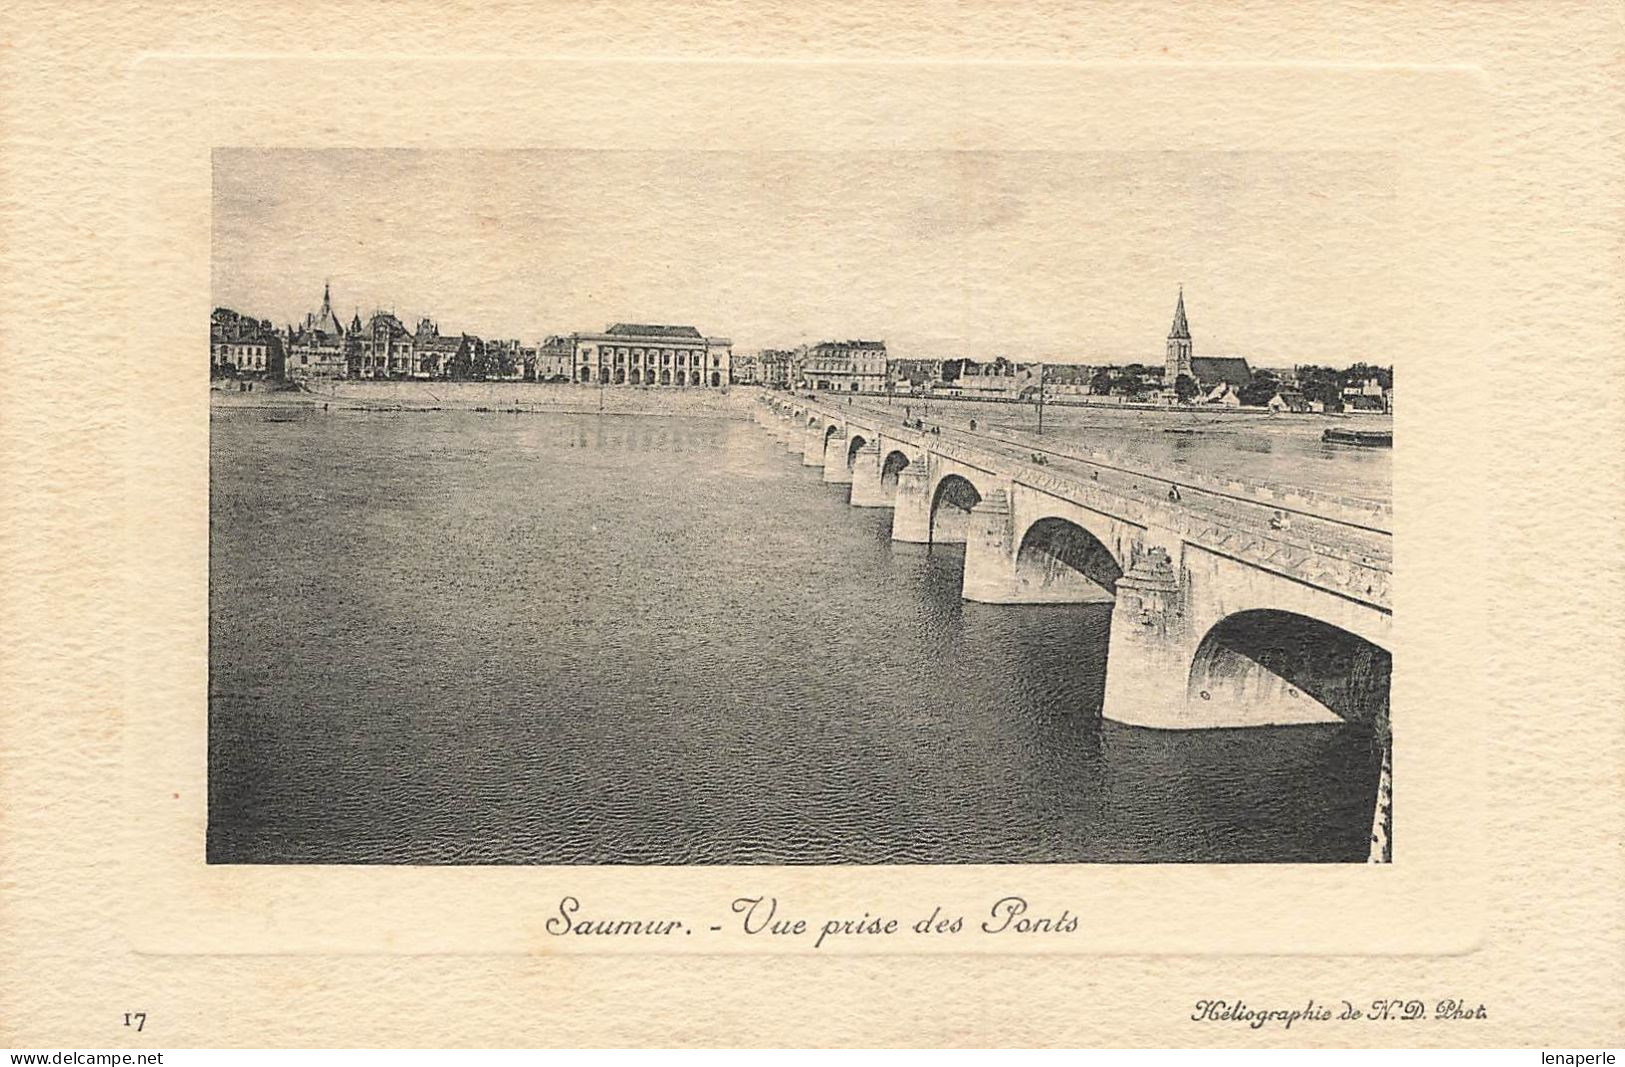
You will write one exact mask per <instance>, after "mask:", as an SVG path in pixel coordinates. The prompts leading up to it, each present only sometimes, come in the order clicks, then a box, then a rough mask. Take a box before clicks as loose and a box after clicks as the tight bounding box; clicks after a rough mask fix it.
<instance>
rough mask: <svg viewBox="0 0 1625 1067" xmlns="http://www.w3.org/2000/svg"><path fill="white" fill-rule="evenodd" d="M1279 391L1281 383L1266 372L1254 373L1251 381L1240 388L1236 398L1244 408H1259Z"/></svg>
mask: <svg viewBox="0 0 1625 1067" xmlns="http://www.w3.org/2000/svg"><path fill="white" fill-rule="evenodd" d="M1280 391H1281V383H1280V382H1279V381H1277V380H1276V378H1275V375H1273V374H1271V373H1270V372H1269V371H1267V370H1261V371H1254V372H1253V379H1252V381H1250V382H1248V383H1247V384H1246V385H1244V386H1242V387H1241V390H1240V392H1238V393H1237V394H1236V395H1237V398H1238V399H1239V400H1240V401H1241V402H1242V404H1243V405H1244V406H1246V407H1250V408H1261V407H1263V406H1264V405H1265V404H1268V403H1269V402H1270V400H1271V399H1272V398H1273V397H1274V396H1275V394H1276V393H1278V392H1280Z"/></svg>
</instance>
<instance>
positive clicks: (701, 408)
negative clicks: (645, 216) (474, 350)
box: [209, 381, 752, 419]
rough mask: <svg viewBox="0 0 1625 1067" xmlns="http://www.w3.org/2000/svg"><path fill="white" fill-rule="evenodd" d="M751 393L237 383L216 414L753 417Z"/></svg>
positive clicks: (557, 385)
mask: <svg viewBox="0 0 1625 1067" xmlns="http://www.w3.org/2000/svg"><path fill="white" fill-rule="evenodd" d="M751 395H752V391H750V390H741V389H726V390H723V389H672V388H665V389H661V388H643V387H638V386H625V385H619V386H608V387H605V388H599V387H597V386H592V385H575V384H571V383H567V382H439V381H436V382H419V381H381V382H375V381H339V382H328V383H323V384H320V385H311V386H308V387H306V388H303V389H288V388H283V389H278V388H276V387H275V385H274V383H271V382H256V383H255V388H254V391H253V392H240V391H239V390H238V389H237V385H236V383H235V382H228V383H225V384H224V385H216V387H214V388H212V389H210V391H209V405H210V407H213V408H265V409H283V410H289V409H291V410H312V409H314V410H318V411H320V410H327V411H344V410H356V411H408V412H410V411H492V412H505V413H513V414H532V413H534V414H597V413H599V412H602V413H604V414H607V415H682V416H704V417H711V418H725V419H748V418H750V417H751Z"/></svg>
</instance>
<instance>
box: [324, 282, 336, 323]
mask: <svg viewBox="0 0 1625 1067" xmlns="http://www.w3.org/2000/svg"><path fill="white" fill-rule="evenodd" d="M333 317H334V316H333V279H331V278H328V279H327V280H326V281H324V282H322V321H323V322H326V321H327V320H328V319H331V318H333Z"/></svg>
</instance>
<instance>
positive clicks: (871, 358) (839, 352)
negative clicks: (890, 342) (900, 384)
mask: <svg viewBox="0 0 1625 1067" xmlns="http://www.w3.org/2000/svg"><path fill="white" fill-rule="evenodd" d="M801 379H802V381H803V382H805V383H806V384H807V385H808V386H809V387H811V388H813V389H828V390H831V391H834V392H838V393H884V392H885V391H886V342H885V341H821V342H819V343H818V344H816V345H813V346H812V347H811V348H810V349H808V350H807V355H806V361H805V363H804V364H803V366H802V369H801Z"/></svg>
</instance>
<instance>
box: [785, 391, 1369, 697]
mask: <svg viewBox="0 0 1625 1067" xmlns="http://www.w3.org/2000/svg"><path fill="white" fill-rule="evenodd" d="M760 399H761V403H760V405H759V406H758V409H757V421H758V422H759V423H760V424H761V425H763V426H765V427H768V428H770V429H772V430H773V431H774V432H776V433H777V434H778V435H779V436H780V438H781V439H782V440H783V441H784V443H785V445H786V446H787V447H788V448H789V449H790V450H791V451H792V452H793V453H798V454H799V455H800V456H801V457H802V461H803V463H805V464H806V465H808V466H816V467H819V468H821V469H822V476H823V478H824V480H825V481H827V482H831V483H837V484H849V485H850V487H851V488H850V495H849V500H850V502H851V504H852V505H853V506H855V507H881V508H891V509H892V516H893V517H892V538H893V540H896V541H902V542H914V543H923V544H944V543H962V544H964V545H965V569H964V579H963V595H964V598H965V599H966V600H968V601H973V602H979V603H986V604H1010V605H1014V604H1055V603H1086V602H1100V601H1108V600H1110V601H1114V602H1115V606H1114V608H1113V610H1112V624H1111V633H1110V638H1109V647H1108V654H1107V672H1106V697H1105V705H1104V708H1103V714H1104V715H1105V716H1106V717H1107V718H1110V719H1114V720H1117V721H1121V722H1127V723H1133V724H1136V725H1142V726H1156V727H1165V728H1199V727H1214V726H1258V725H1270V724H1287V723H1304V722H1322V721H1333V720H1337V719H1347V720H1355V721H1373V720H1378V719H1380V720H1383V721H1384V722H1385V721H1386V717H1387V705H1388V689H1389V675H1390V671H1391V662H1392V659H1391V643H1392V641H1391V626H1392V617H1393V612H1392V604H1391V588H1390V587H1391V581H1392V573H1393V564H1392V560H1393V554H1392V513H1391V510H1390V509H1389V508H1388V507H1387V506H1385V505H1382V504H1378V503H1374V502H1371V501H1366V500H1359V499H1351V498H1343V497H1338V496H1334V495H1330V494H1324V493H1318V492H1312V491H1308V490H1303V489H1296V488H1282V487H1274V486H1266V485H1259V484H1247V483H1243V482H1240V481H1238V480H1236V479H1214V478H1207V477H1204V476H1202V475H1200V474H1192V473H1190V472H1186V471H1176V470H1173V469H1157V468H1154V467H1152V466H1150V465H1147V464H1145V463H1143V462H1138V461H1135V460H1132V459H1129V458H1126V457H1121V456H1114V455H1109V454H1106V453H1101V452H1090V453H1088V454H1087V455H1086V454H1084V453H1082V452H1080V451H1076V450H1072V449H1066V448H1057V447H1055V446H1053V445H1052V444H1051V443H1050V442H1047V441H1042V440H1041V439H1037V438H1029V437H1027V436H1026V435H1017V434H990V433H986V432H983V433H969V432H966V431H963V430H959V429H953V428H949V427H941V428H940V429H939V430H937V431H936V432H932V428H930V427H929V426H928V428H927V429H925V430H921V429H917V428H910V427H908V426H906V425H905V424H904V421H903V419H902V417H901V415H900V414H899V413H898V412H896V411H894V410H888V409H883V408H876V407H872V406H870V405H868V404H866V403H861V402H854V403H846V402H844V401H845V400H846V399H847V398H844V397H842V398H831V399H829V400H827V401H825V400H822V399H813V398H806V397H793V396H789V395H786V394H764V395H763V396H762V397H761V398H760Z"/></svg>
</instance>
